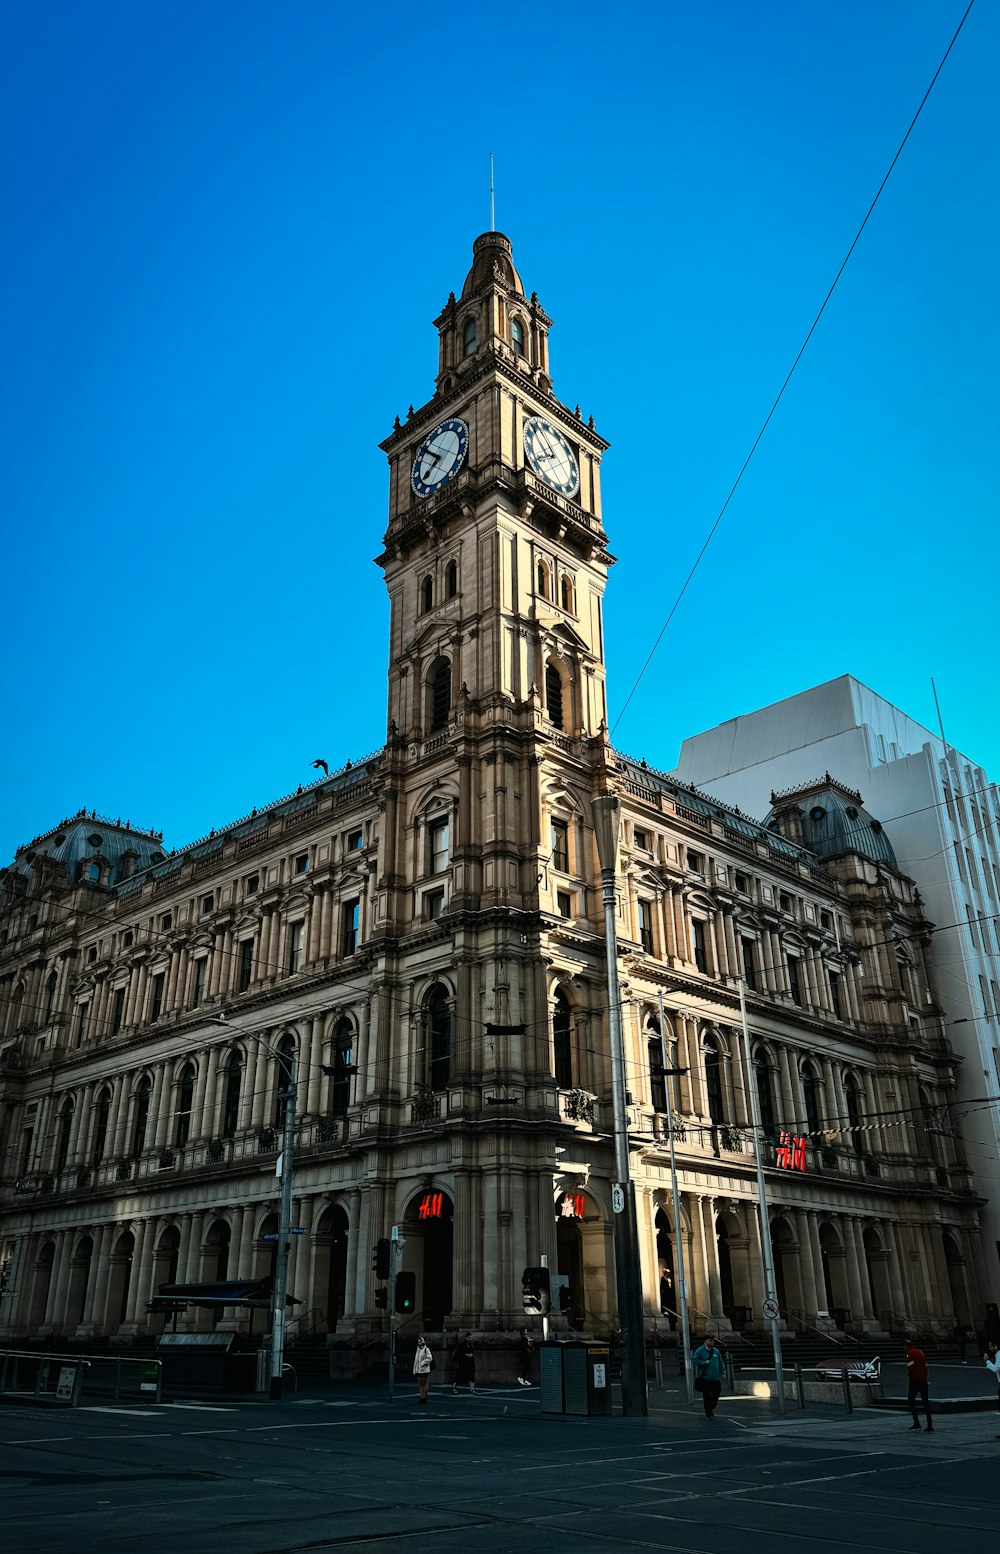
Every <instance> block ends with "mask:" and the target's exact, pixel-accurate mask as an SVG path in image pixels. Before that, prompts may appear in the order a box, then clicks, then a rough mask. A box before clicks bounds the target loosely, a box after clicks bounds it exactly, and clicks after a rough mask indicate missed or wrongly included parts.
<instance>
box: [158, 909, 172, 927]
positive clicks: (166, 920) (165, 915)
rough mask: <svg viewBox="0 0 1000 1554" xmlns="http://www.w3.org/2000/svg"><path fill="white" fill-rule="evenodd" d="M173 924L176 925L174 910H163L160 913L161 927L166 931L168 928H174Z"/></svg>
mask: <svg viewBox="0 0 1000 1554" xmlns="http://www.w3.org/2000/svg"><path fill="white" fill-rule="evenodd" d="M173 926H174V914H173V913H172V912H161V913H160V928H161V929H162V930H163V931H164V932H166V930H167V929H168V928H172V927H173Z"/></svg>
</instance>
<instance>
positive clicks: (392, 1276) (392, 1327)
mask: <svg viewBox="0 0 1000 1554" xmlns="http://www.w3.org/2000/svg"><path fill="white" fill-rule="evenodd" d="M390 1237H391V1239H390V1242H389V1402H390V1403H392V1402H393V1401H394V1399H395V1396H396V1274H397V1272H398V1271H399V1254H400V1252H401V1250H402V1247H401V1245H400V1240H399V1226H398V1225H393V1227H392V1230H391V1231H390Z"/></svg>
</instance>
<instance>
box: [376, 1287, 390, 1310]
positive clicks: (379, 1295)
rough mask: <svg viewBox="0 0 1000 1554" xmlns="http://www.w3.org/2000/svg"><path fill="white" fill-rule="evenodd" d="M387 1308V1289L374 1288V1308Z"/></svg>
mask: <svg viewBox="0 0 1000 1554" xmlns="http://www.w3.org/2000/svg"><path fill="white" fill-rule="evenodd" d="M388 1309H389V1291H388V1290H376V1291H375V1310H376V1311H388Z"/></svg>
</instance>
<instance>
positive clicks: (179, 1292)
mask: <svg viewBox="0 0 1000 1554" xmlns="http://www.w3.org/2000/svg"><path fill="white" fill-rule="evenodd" d="M272 1290H273V1280H272V1279H271V1276H270V1275H268V1277H267V1278H266V1279H219V1280H217V1281H216V1282H215V1283H214V1284H161V1285H160V1287H159V1289H158V1290H157V1292H156V1294H155V1295H154V1297H153V1299H152V1300H151V1301H150V1306H151V1307H152V1308H153V1309H154V1310H155V1309H156V1307H157V1305H158V1304H159V1302H160V1301H164V1302H170V1303H173V1302H175V1301H179V1300H184V1301H187V1303H188V1305H189V1306H250V1307H254V1308H255V1309H261V1310H265V1311H266V1310H268V1309H269V1308H270V1305H271V1296H272ZM301 1304H302V1302H301V1301H300V1300H296V1298H295V1296H294V1295H286V1297H285V1305H286V1306H301Z"/></svg>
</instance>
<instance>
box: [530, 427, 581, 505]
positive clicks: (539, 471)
mask: <svg viewBox="0 0 1000 1554" xmlns="http://www.w3.org/2000/svg"><path fill="white" fill-rule="evenodd" d="M524 451H525V454H526V455H527V459H528V463H529V464H530V465H531V467H532V469H533V470H534V472H535V474H536V475H537V476H538V478H539V480H544V481H545V484H546V485H547V486H552V488H553V490H555V491H561V492H562V494H563V496H576V493H577V492H578V491H579V489H580V466H579V465H578V464H577V462H576V457H575V455H574V453H573V450H572V448H571V447H570V445H569V443H568V442H567V441H566V439H565V437H564V436H563V434H562V432H561V431H560V430H559V428H558V427H556V426H553V425H552V423H551V422H550V421H545V420H543V419H542V417H541V416H540V415H533V416H532V417H531V418H530V420H528V421H525V423H524Z"/></svg>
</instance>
